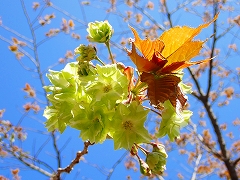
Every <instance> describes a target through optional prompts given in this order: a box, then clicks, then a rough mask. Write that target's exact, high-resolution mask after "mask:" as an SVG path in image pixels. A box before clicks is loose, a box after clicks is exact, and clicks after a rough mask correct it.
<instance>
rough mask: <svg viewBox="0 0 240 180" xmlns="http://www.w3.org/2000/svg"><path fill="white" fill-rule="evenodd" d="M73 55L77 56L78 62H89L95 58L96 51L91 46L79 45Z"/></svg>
mask: <svg viewBox="0 0 240 180" xmlns="http://www.w3.org/2000/svg"><path fill="white" fill-rule="evenodd" d="M74 53H75V55H77V54H79V56H78V57H77V61H78V62H83V61H91V60H93V59H96V58H97V50H96V48H95V47H93V46H90V45H88V46H85V45H83V44H80V46H78V47H77V48H76V49H75V50H74Z"/></svg>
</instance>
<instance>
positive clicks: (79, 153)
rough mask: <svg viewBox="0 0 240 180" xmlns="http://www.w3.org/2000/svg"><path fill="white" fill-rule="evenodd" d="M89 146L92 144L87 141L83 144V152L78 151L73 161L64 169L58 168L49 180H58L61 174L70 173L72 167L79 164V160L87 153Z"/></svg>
mask: <svg viewBox="0 0 240 180" xmlns="http://www.w3.org/2000/svg"><path fill="white" fill-rule="evenodd" d="M90 145H93V144H92V143H90V142H89V141H87V142H84V148H83V151H78V152H77V154H76V157H75V159H74V160H73V161H72V162H71V163H70V164H69V165H68V166H67V167H65V168H58V170H57V172H56V173H55V174H54V175H53V176H52V178H51V180H60V177H61V174H62V173H64V172H66V173H70V172H71V171H72V169H73V167H74V166H75V165H76V164H78V163H79V161H80V158H81V157H82V156H83V155H85V154H87V153H88V147H89V146H90Z"/></svg>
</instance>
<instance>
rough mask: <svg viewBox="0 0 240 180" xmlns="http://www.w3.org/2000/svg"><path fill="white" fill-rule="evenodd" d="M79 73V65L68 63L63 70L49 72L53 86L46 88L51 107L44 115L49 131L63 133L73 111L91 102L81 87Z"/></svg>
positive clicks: (48, 75) (47, 108)
mask: <svg viewBox="0 0 240 180" xmlns="http://www.w3.org/2000/svg"><path fill="white" fill-rule="evenodd" d="M77 71H78V64H77V63H68V64H67V65H66V66H65V68H64V69H63V70H61V71H52V70H49V74H47V77H48V79H49V80H50V82H51V85H49V86H45V87H44V88H45V89H46V91H47V92H48V94H47V98H48V99H49V101H50V102H51V106H48V107H46V109H45V110H44V114H43V115H44V116H45V117H46V118H47V121H46V122H45V125H46V128H47V129H48V131H53V130H55V129H58V130H59V131H60V132H61V133H62V132H63V131H64V130H65V128H66V127H67V125H68V124H69V121H70V119H72V118H73V115H72V110H73V109H74V108H75V107H76V106H79V105H80V104H81V103H82V102H90V101H91V98H90V97H89V96H87V95H86V93H85V92H84V89H83V87H80V86H79V84H80V81H79V79H78V74H77Z"/></svg>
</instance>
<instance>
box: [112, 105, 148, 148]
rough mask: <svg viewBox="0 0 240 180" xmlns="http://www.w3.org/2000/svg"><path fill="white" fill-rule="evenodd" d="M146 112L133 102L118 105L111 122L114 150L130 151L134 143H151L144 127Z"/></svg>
mask: <svg viewBox="0 0 240 180" xmlns="http://www.w3.org/2000/svg"><path fill="white" fill-rule="evenodd" d="M148 112H149V111H148V110H145V109H144V108H143V106H142V105H141V104H138V102H136V101H133V102H131V104H129V105H124V104H119V105H118V106H117V110H116V112H115V114H114V117H113V120H112V131H113V134H112V136H113V141H114V149H120V148H125V149H128V150H130V149H131V147H132V146H133V144H134V143H136V144H138V143H148V142H150V141H151V138H150V135H149V133H148V131H147V130H146V129H145V127H144V123H145V121H146V119H147V114H148Z"/></svg>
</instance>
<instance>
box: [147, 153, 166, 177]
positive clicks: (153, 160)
mask: <svg viewBox="0 0 240 180" xmlns="http://www.w3.org/2000/svg"><path fill="white" fill-rule="evenodd" d="M146 162H147V164H148V166H149V168H150V169H151V171H152V173H153V174H159V175H162V174H163V172H164V170H165V169H166V162H167V161H166V153H164V152H162V150H161V151H160V152H150V153H148V154H147V158H146Z"/></svg>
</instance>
